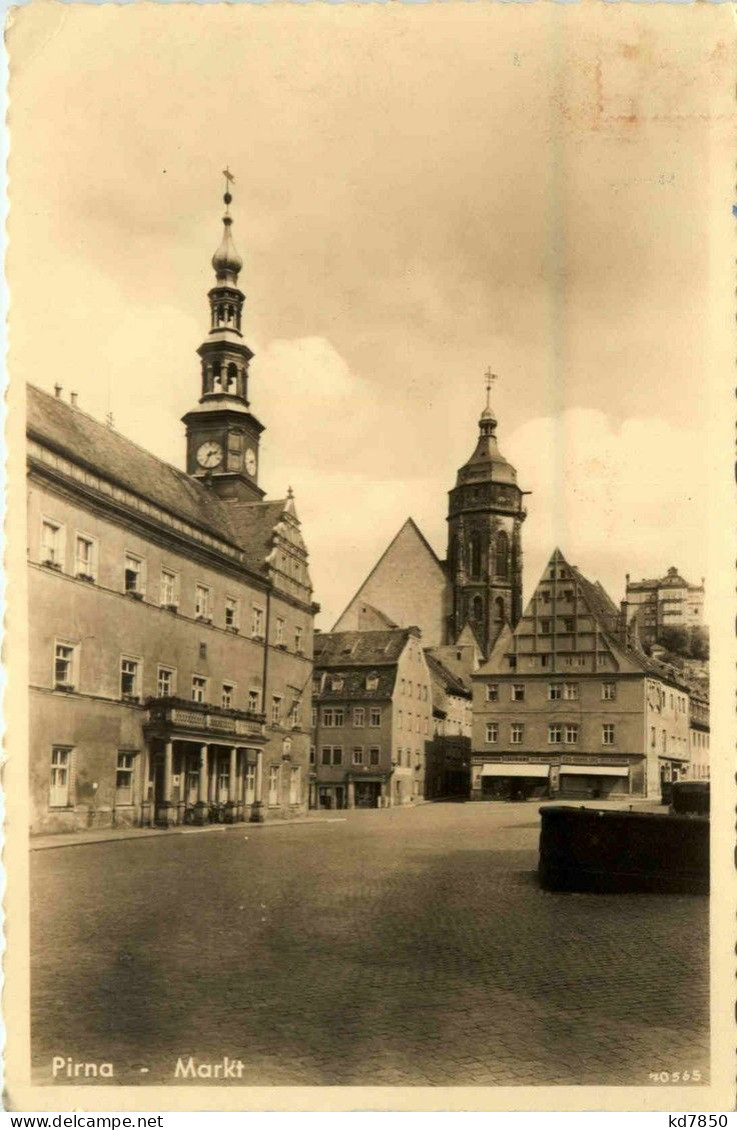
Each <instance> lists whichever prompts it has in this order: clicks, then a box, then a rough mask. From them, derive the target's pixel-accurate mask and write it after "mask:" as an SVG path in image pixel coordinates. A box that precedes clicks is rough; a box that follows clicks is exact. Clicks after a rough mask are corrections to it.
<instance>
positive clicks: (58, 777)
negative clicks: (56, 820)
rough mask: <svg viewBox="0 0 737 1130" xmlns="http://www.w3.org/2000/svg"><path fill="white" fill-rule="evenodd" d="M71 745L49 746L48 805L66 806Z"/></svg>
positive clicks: (68, 792) (53, 806) (69, 777)
mask: <svg viewBox="0 0 737 1130" xmlns="http://www.w3.org/2000/svg"><path fill="white" fill-rule="evenodd" d="M71 772H72V749H71V746H61V745H55V746H52V748H51V777H50V782H49V807H50V808H67V807H68V806H69V796H70V790H71Z"/></svg>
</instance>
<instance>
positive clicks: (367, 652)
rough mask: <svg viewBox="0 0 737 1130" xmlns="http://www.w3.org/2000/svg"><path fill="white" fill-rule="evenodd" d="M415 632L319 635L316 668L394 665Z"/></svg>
mask: <svg viewBox="0 0 737 1130" xmlns="http://www.w3.org/2000/svg"><path fill="white" fill-rule="evenodd" d="M410 636H414V637H416V638H419V632H418V630H417V629H416V628H388V629H387V630H386V631H377V632H357V631H354V632H318V633H317V634H316V635H315V652H314V654H315V666H316V667H330V668H333V667H344V668H346V669H348V668H350V667H378V666H386V665H390V664H395V663H396V662H397V660H398V659H399V657H400V655H401V654H402V652H403V651H404V648H405V646H406V644H407V641H408V640H409V638H410Z"/></svg>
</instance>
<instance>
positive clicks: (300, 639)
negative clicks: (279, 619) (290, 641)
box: [294, 624, 304, 655]
mask: <svg viewBox="0 0 737 1130" xmlns="http://www.w3.org/2000/svg"><path fill="white" fill-rule="evenodd" d="M294 650H295V651H296V652H297V655H302V653H303V652H304V628H302V626H301V625H300V624H298V625H297V626H296V628H295V629H294Z"/></svg>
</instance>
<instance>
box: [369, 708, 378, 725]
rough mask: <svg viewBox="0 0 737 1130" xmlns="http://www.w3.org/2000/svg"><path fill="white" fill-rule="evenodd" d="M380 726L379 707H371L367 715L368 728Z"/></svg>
mask: <svg viewBox="0 0 737 1130" xmlns="http://www.w3.org/2000/svg"><path fill="white" fill-rule="evenodd" d="M380 725H381V707H379V706H372V707H371V712H370V714H369V726H380Z"/></svg>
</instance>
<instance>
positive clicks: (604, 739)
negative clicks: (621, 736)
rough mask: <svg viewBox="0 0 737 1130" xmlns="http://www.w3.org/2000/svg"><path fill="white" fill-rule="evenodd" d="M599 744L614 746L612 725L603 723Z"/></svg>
mask: <svg viewBox="0 0 737 1130" xmlns="http://www.w3.org/2000/svg"><path fill="white" fill-rule="evenodd" d="M601 744H602V745H614V724H613V723H612V722H605V723H604V725H603V726H602V727H601Z"/></svg>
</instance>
